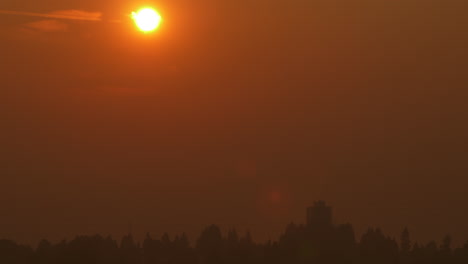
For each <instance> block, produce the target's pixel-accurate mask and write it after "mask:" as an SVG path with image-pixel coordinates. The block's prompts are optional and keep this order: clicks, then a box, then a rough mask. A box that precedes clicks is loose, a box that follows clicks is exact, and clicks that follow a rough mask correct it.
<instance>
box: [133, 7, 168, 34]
mask: <svg viewBox="0 0 468 264" xmlns="http://www.w3.org/2000/svg"><path fill="white" fill-rule="evenodd" d="M132 18H133V20H134V21H135V24H136V25H137V27H138V28H139V29H140V30H141V31H143V32H145V33H148V32H151V31H154V30H156V29H157V28H158V27H159V24H161V20H162V18H161V15H159V13H158V12H157V11H156V10H154V9H152V8H149V7H146V8H143V9H140V10H139V11H138V12H133V13H132Z"/></svg>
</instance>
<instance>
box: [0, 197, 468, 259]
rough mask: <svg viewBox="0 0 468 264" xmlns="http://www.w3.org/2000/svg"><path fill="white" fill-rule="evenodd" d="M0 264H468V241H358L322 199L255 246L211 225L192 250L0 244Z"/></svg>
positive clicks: (89, 242)
mask: <svg viewBox="0 0 468 264" xmlns="http://www.w3.org/2000/svg"><path fill="white" fill-rule="evenodd" d="M0 263H4V264H249V263H252V264H254V263H255V264H257V263H259V264H261V263H264V264H276V263H278V264H280V263H281V264H294V263H298V264H306V263H311V264H313V263H317V264H342V263H353V264H354V263H356V264H359V263H363V264H393V263H395V264H397V263H403V264H410V263H414V264H426V263H427V264H435V263H440V264H442V263H443V264H467V263H468V242H467V243H466V244H465V245H464V246H463V247H461V248H456V249H453V248H452V246H451V239H450V237H449V236H447V237H446V238H445V239H444V240H443V241H442V242H441V243H440V244H439V245H438V244H437V243H436V242H430V243H428V244H426V245H419V244H418V243H412V242H411V240H410V233H409V231H408V230H407V229H406V228H405V229H404V230H403V232H402V234H401V237H400V240H399V241H396V240H394V239H392V238H390V237H388V236H385V235H384V234H383V233H382V232H381V231H380V230H379V229H369V230H368V231H367V232H366V233H365V234H364V235H363V236H362V237H361V238H360V240H359V241H356V238H355V235H354V231H353V227H352V226H351V225H350V224H344V225H333V223H332V209H331V207H329V206H327V205H326V204H325V202H323V201H318V202H316V203H315V204H314V206H311V207H309V208H307V221H306V225H295V224H290V225H289V226H288V227H287V228H286V231H285V232H284V234H283V235H281V237H280V239H279V241H278V242H271V241H269V242H267V243H264V244H258V243H255V242H254V241H253V240H252V238H251V236H250V233H248V232H247V233H246V234H245V235H243V236H241V237H239V235H238V234H237V232H236V231H235V230H230V231H229V232H228V234H227V235H226V236H223V234H222V233H221V231H220V229H219V227H217V226H216V225H211V226H209V227H207V228H205V230H204V231H203V232H202V233H201V235H200V237H199V238H198V239H197V240H196V243H195V246H194V247H191V246H190V244H189V241H188V239H187V236H186V235H185V234H182V235H180V236H176V237H175V238H174V239H172V240H171V239H170V238H169V236H168V235H167V234H164V235H163V236H162V237H161V239H154V238H152V237H151V236H150V235H149V234H148V235H147V236H146V239H145V240H144V242H143V244H139V243H136V242H135V241H134V240H133V238H132V236H131V235H128V236H125V237H123V238H122V240H121V241H120V243H117V241H116V240H114V239H112V238H111V237H106V238H104V237H101V236H99V235H96V236H79V237H76V238H75V239H73V240H71V241H62V242H60V243H58V244H51V243H50V242H48V241H46V240H43V241H41V242H40V243H39V245H38V247H37V248H36V249H33V248H31V247H28V246H22V245H18V244H16V243H15V242H13V241H9V240H0Z"/></svg>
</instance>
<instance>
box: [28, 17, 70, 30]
mask: <svg viewBox="0 0 468 264" xmlns="http://www.w3.org/2000/svg"><path fill="white" fill-rule="evenodd" d="M24 27H25V28H26V29H30V30H33V31H40V32H65V31H67V30H68V25H67V24H65V23H63V22H60V21H58V20H40V21H35V22H31V23H28V24H25V25H24Z"/></svg>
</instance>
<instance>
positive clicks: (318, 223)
mask: <svg viewBox="0 0 468 264" xmlns="http://www.w3.org/2000/svg"><path fill="white" fill-rule="evenodd" d="M307 226H308V227H316V228H321V227H330V226H332V208H331V207H330V206H327V205H326V203H325V202H324V201H316V202H314V205H313V206H310V207H308V208H307Z"/></svg>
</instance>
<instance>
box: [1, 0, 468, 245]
mask: <svg viewBox="0 0 468 264" xmlns="http://www.w3.org/2000/svg"><path fill="white" fill-rule="evenodd" d="M146 3H148V2H146ZM144 4H145V2H143V1H141V3H140V2H138V1H130V0H127V1H125V0H119V1H115V0H112V1H111V0H68V1H64V0H41V1H39V0H2V1H1V2H0V10H15V11H22V12H43V13H47V12H55V11H62V12H63V10H65V11H66V10H80V11H85V12H100V13H102V14H103V21H101V22H89V21H68V20H67V21H66V20H60V21H58V20H53V19H44V18H33V17H22V16H11V15H0V121H1V122H0V208H1V213H0V237H2V238H12V239H15V240H19V241H22V242H28V243H36V242H37V239H39V238H42V237H47V238H50V239H52V240H58V239H62V238H71V237H72V236H74V235H76V234H94V233H103V234H113V235H115V236H117V237H118V236H120V235H121V234H123V233H126V232H128V228H129V227H128V223H129V222H131V223H132V226H133V227H132V229H133V232H134V233H135V234H136V235H138V236H140V237H141V236H142V235H143V234H144V233H145V232H146V231H150V232H151V233H152V234H154V235H155V236H160V235H161V233H162V232H163V231H169V232H170V233H171V234H174V233H176V232H182V231H187V232H189V234H190V238H191V240H192V241H193V240H194V238H195V235H196V234H198V232H199V231H200V230H201V229H202V228H203V227H204V226H205V225H208V224H211V223H217V224H219V225H221V227H223V228H224V229H226V228H228V227H232V226H236V227H238V229H239V230H240V231H243V230H245V229H247V228H249V229H251V230H252V232H253V236H254V238H257V239H259V240H264V239H268V238H269V237H271V238H273V239H276V238H277V235H278V234H279V232H280V231H282V230H283V229H284V227H285V226H286V224H287V223H289V222H290V221H295V222H299V223H303V222H304V217H305V207H306V206H308V205H310V204H311V203H312V202H313V201H314V200H317V199H325V200H326V201H328V203H330V204H331V205H332V206H333V207H334V211H335V213H336V214H335V215H336V218H335V220H336V223H342V222H347V221H349V222H351V223H353V224H354V226H355V227H356V229H357V231H358V232H361V231H362V230H363V229H364V228H366V227H368V226H378V227H382V228H383V230H384V232H386V233H388V234H391V235H395V236H398V233H399V232H400V231H401V230H402V229H403V227H404V226H408V227H409V228H410V231H412V234H413V235H414V237H416V238H417V239H420V240H422V241H427V240H428V239H437V240H440V239H442V237H443V236H444V235H445V234H446V233H450V234H452V235H453V236H454V238H455V240H456V241H461V240H462V239H465V240H466V239H467V238H468V213H467V212H468V195H467V194H466V186H468V179H467V176H468V152H467V149H468V104H467V103H466V98H468V90H467V88H468V74H467V73H468V49H467V47H468V32H467V29H468V16H466V14H467V12H468V2H467V1H466V0H379V1H376V0H362V1H358V0H333V1H331V0H287V1H286V0H284V1H280V0H269V1H266V0H256V1H248V0H236V1H219V0H200V1H192V0H171V1H164V0H161V1H157V2H154V3H150V5H153V6H154V7H156V8H158V9H159V11H160V12H161V15H162V16H163V19H164V22H163V24H162V25H161V28H160V30H159V31H158V32H156V33H155V34H152V35H144V34H142V33H140V32H139V31H137V30H136V29H135V27H134V26H133V25H132V24H131V21H129V20H128V17H126V15H128V14H129V13H130V12H131V11H134V10H135V9H136V8H138V7H140V6H143V5H144ZM67 12H69V11H67ZM116 19H118V20H122V22H121V23H111V22H109V20H116Z"/></svg>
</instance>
